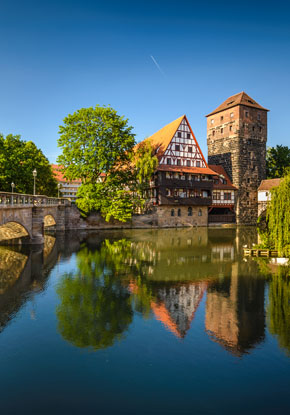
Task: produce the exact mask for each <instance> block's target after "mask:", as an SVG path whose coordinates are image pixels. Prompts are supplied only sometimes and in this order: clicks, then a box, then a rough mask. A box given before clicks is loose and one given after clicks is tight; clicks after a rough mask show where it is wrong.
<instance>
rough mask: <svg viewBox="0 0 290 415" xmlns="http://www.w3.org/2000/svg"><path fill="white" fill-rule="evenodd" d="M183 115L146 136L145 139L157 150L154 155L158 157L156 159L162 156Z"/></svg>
mask: <svg viewBox="0 0 290 415" xmlns="http://www.w3.org/2000/svg"><path fill="white" fill-rule="evenodd" d="M184 117H185V115H182V116H181V117H179V118H177V119H176V120H174V121H172V122H171V123H169V124H167V125H165V127H163V128H161V129H160V130H158V131H157V132H156V133H154V134H153V135H151V136H150V137H148V138H146V140H150V142H151V144H152V146H153V148H154V149H155V150H157V152H156V156H157V157H158V160H160V159H161V157H162V156H163V154H164V152H165V150H166V149H167V147H168V145H169V143H170V141H171V140H172V138H173V136H174V134H175V133H176V131H177V129H178V127H179V126H180V124H181V122H182V120H183V118H184Z"/></svg>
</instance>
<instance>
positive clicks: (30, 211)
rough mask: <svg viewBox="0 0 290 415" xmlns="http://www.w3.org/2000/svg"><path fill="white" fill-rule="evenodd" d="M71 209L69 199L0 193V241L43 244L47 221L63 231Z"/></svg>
mask: <svg viewBox="0 0 290 415" xmlns="http://www.w3.org/2000/svg"><path fill="white" fill-rule="evenodd" d="M72 210H74V207H73V206H71V203H70V201H69V200H67V199H63V198H48V197H46V196H31V195H19V194H13V195H12V194H11V193H0V243H3V242H4V243H7V241H8V240H12V241H13V240H18V243H29V244H43V243H44V228H45V226H46V225H47V223H48V225H47V226H53V229H55V230H57V231H64V230H65V229H66V228H67V227H68V226H69V223H70V216H71V211H72ZM3 225H4V226H3ZM1 228H2V229H1ZM1 231H2V237H1ZM13 231H14V234H13ZM3 235H4V237H3Z"/></svg>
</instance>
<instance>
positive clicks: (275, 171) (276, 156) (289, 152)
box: [267, 145, 290, 179]
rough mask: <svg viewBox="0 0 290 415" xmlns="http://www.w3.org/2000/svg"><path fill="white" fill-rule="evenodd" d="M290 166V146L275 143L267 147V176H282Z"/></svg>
mask: <svg viewBox="0 0 290 415" xmlns="http://www.w3.org/2000/svg"><path fill="white" fill-rule="evenodd" d="M289 168H290V148H289V147H287V146H282V145H277V146H276V147H269V148H268V149H267V178H268V179H274V178H276V177H283V176H284V174H285V172H287V169H289Z"/></svg>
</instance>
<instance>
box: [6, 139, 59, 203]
mask: <svg viewBox="0 0 290 415" xmlns="http://www.w3.org/2000/svg"><path fill="white" fill-rule="evenodd" d="M34 169H36V170H37V177H36V193H37V194H39V195H47V196H56V195H57V181H56V179H55V177H54V175H53V172H52V169H51V165H50V163H49V161H48V159H47V158H46V157H45V155H44V154H43V153H42V151H41V150H40V149H39V148H37V147H36V145H35V144H34V143H33V142H32V141H24V140H22V139H21V137H20V135H12V134H9V135H7V136H6V137H4V136H3V135H2V134H0V189H1V190H2V191H4V192H11V183H13V184H14V185H15V187H14V191H15V192H17V193H27V194H32V193H33V175H32V172H33V170H34Z"/></svg>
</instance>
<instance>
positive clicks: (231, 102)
mask: <svg viewBox="0 0 290 415" xmlns="http://www.w3.org/2000/svg"><path fill="white" fill-rule="evenodd" d="M237 105H245V106H247V107H252V108H257V109H260V110H263V111H269V110H267V109H266V108H264V107H262V106H261V105H260V104H258V103H257V102H256V101H255V100H254V99H253V98H251V97H250V96H249V95H248V94H246V93H245V92H244V91H243V92H239V93H238V94H235V95H232V96H231V97H229V98H228V99H226V100H225V101H224V102H223V103H222V104H221V105H220V106H218V107H217V108H216V109H215V110H214V111H212V112H211V113H210V114H208V115H206V117H209V116H210V115H213V114H216V113H217V112H221V111H224V110H226V109H228V108H232V107H235V106H237Z"/></svg>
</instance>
